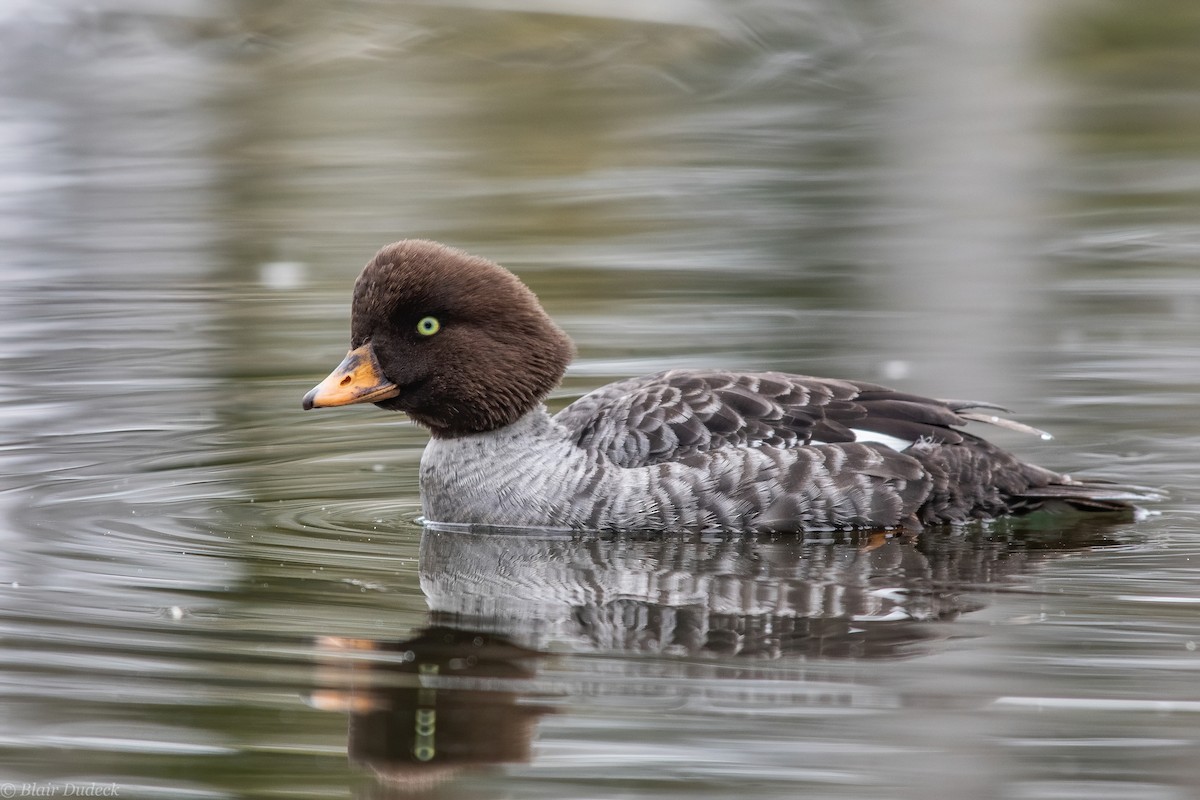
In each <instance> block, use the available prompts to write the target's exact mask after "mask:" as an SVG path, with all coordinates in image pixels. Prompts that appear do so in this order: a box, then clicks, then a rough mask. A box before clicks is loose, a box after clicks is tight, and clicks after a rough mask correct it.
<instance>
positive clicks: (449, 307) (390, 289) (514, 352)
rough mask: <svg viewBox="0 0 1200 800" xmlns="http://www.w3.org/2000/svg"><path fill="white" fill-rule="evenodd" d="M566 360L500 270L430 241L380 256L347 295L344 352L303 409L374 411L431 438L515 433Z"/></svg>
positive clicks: (532, 304) (534, 306)
mask: <svg viewBox="0 0 1200 800" xmlns="http://www.w3.org/2000/svg"><path fill="white" fill-rule="evenodd" d="M573 355H574V348H573V347H572V345H571V340H570V339H569V338H568V337H567V335H566V334H565V333H563V331H562V330H561V329H560V328H559V327H558V326H557V325H555V324H554V321H553V320H551V319H550V317H549V316H548V315H547V314H546V312H545V311H544V310H542V307H541V304H540V303H538V299H537V297H536V296H535V295H534V294H533V292H531V291H529V289H528V288H527V287H526V286H525V285H524V284H523V283H521V281H520V280H518V278H517V276H515V275H513V274H512V273H511V272H509V271H508V270H506V269H504V268H503V267H501V266H500V265H498V264H495V263H493V262H491V261H488V260H487V259H484V258H479V257H478V256H473V255H470V254H468V253H464V252H463V251H461V250H455V249H453V248H450V247H446V246H445V245H442V244H438V243H437V242H430V241H424V240H419V239H410V240H406V241H401V242H396V243H394V244H390V245H388V246H387V247H384V248H383V249H382V250H380V251H379V252H378V253H377V254H376V255H375V258H373V259H372V260H371V262H370V263H369V264H367V266H366V268H365V269H363V271H362V274H361V275H359V276H358V281H357V282H356V283H355V284H354V302H353V306H352V309H351V322H350V353H349V354H348V355H347V356H346V359H345V360H344V361H343V362H342V363H341V365H340V366H339V367H338V368H337V369H335V370H334V371H333V373H332V374H330V376H329V377H328V378H326V379H325V380H324V381H322V382H321V384H320V385H318V386H317V387H316V388H314V389H313V390H312V391H311V392H309V393H308V394H307V395H305V397H304V407H305V408H319V407H323V406H335V405H348V404H350V403H367V402H372V403H375V405H377V406H379V407H380V408H386V409H389V410H393V411H404V412H405V413H407V414H408V415H409V416H410V417H412V418H413V419H414V420H415V421H417V422H419V423H420V424H422V425H424V426H426V427H428V428H429V429H430V431H432V433H433V435H434V436H461V435H463V434H467V433H478V432H482V431H488V430H493V429H495V428H499V427H503V426H505V425H508V424H510V423H512V422H515V421H516V420H517V419H518V418H519V417H521V416H522V415H523V414H525V413H526V412H527V411H529V410H530V409H532V408H534V407H535V406H536V405H537V404H538V403H540V402H541V401H542V399H543V398H545V396H546V395H547V394H549V392H550V390H551V389H553V388H554V387H555V386H556V385H557V384H558V382H559V380H560V379H561V378H562V375H563V372H564V371H565V370H566V367H567V364H568V363H569V362H570V360H571V357H572V356H573Z"/></svg>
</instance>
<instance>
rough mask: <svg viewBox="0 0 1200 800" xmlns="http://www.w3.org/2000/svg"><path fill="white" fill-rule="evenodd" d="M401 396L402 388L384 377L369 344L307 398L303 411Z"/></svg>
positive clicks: (358, 349)
mask: <svg viewBox="0 0 1200 800" xmlns="http://www.w3.org/2000/svg"><path fill="white" fill-rule="evenodd" d="M398 394H400V387H399V386H397V385H396V384H394V383H392V382H391V381H389V380H388V379H387V378H385V377H383V373H382V372H380V370H379V362H378V361H376V360H375V354H374V353H373V352H372V351H371V346H370V345H369V344H364V345H363V346H362V347H357V348H355V349H353V350H351V351H350V352H349V353H347V354H346V357H345V358H344V359H342V363H340V364H338V365H337V369H335V370H334V371H333V372H331V373H329V377H328V378H326V379H325V380H323V381H321V382H320V383H318V384H317V385H316V386H314V387H313V389H312V391H310V392H309V393H308V394H306V395H304V408H305V409H306V410H307V409H310V408H326V407H328V406H348V405H350V404H351V403H377V402H379V401H380V400H386V399H388V398H389V397H395V396H396V395H398Z"/></svg>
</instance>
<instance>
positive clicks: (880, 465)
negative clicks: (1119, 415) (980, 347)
mask: <svg viewBox="0 0 1200 800" xmlns="http://www.w3.org/2000/svg"><path fill="white" fill-rule="evenodd" d="M981 407H982V408H989V409H992V410H994V407H990V406H987V405H986V404H980V403H973V402H967V401H952V400H935V399H933V398H927V397H920V396H917V395H912V394H906V393H903V392H897V391H894V390H891V389H888V388H886V387H883V386H878V385H875V384H871V383H863V382H857V381H842V380H833V379H827V378H815V377H810V376H802V375H789V374H785V373H778V372H762V373H743V372H726V371H720V370H714V371H695V370H673V371H668V372H662V373H658V374H655V375H649V376H645V377H641V378H632V379H629V380H625V381H620V382H618V383H613V384H609V385H607V386H604V387H602V388H600V389H597V390H596V391H594V392H591V393H590V394H587V395H585V396H583V397H581V398H580V399H579V400H577V401H576V402H575V403H573V404H571V405H570V406H568V407H567V408H565V409H563V410H562V411H561V412H560V413H559V414H558V415H557V416H556V417H555V420H556V421H557V422H558V423H560V424H561V425H563V426H564V427H565V428H567V429H568V431H569V432H570V434H571V435H572V436H573V437H574V440H575V442H576V444H577V445H578V446H579V447H581V448H583V449H585V450H588V451H591V452H593V453H595V454H596V455H597V457H599V458H601V459H604V460H606V461H608V462H609V463H611V464H612V465H614V466H616V467H619V468H626V469H637V468H644V467H650V466H653V465H681V466H685V467H687V468H688V472H689V473H690V474H693V475H698V476H702V477H703V476H705V475H706V474H707V475H709V476H712V477H713V478H714V480H713V481H712V485H711V486H708V487H706V491H705V492H702V493H699V496H700V497H701V498H702V499H701V501H700V502H702V503H703V502H706V500H705V499H704V498H705V497H707V498H708V500H707V502H711V503H712V504H713V506H714V509H717V510H720V509H728V508H733V509H740V513H742V514H743V516H745V517H746V519H747V520H748V521H749V522H750V524H751V526H752V527H762V528H774V529H790V528H794V527H803V526H804V525H812V524H819V525H822V526H830V527H842V526H844V525H853V526H855V527H861V526H864V525H866V526H880V527H886V526H894V525H903V524H934V523H940V522H952V521H962V520H967V519H972V518H987V517H996V516H1002V515H1005V514H1014V513H1022V512H1025V511H1030V510H1034V509H1036V508H1039V507H1041V506H1042V505H1044V504H1045V503H1046V502H1047V501H1049V500H1061V501H1066V502H1068V503H1070V504H1072V505H1075V506H1077V507H1080V508H1085V509H1088V510H1105V511H1111V510H1119V509H1123V508H1126V507H1127V502H1126V501H1127V500H1128V499H1130V497H1131V496H1130V495H1129V493H1128V492H1126V491H1123V490H1122V489H1121V487H1112V486H1107V485H1104V484H1096V483H1086V484H1085V483H1079V482H1074V481H1071V480H1070V479H1068V478H1066V477H1064V476H1061V475H1058V474H1056V473H1054V472H1051V471H1050V470H1046V469H1043V468H1041V467H1037V466H1034V465H1031V464H1026V463H1024V462H1022V461H1020V460H1019V459H1017V458H1016V457H1015V456H1013V455H1012V454H1011V453H1008V452H1007V451H1005V450H1003V449H1001V448H999V447H997V446H995V445H993V444H991V443H989V442H988V441H986V440H984V439H982V438H980V437H978V436H975V435H972V434H970V433H967V432H965V431H963V430H960V428H961V427H962V426H964V425H966V424H967V423H968V422H972V421H984V422H992V423H994V424H1001V425H1004V426H1006V427H1011V428H1017V429H1021V430H1025V431H1033V429H1031V428H1028V427H1026V426H1023V425H1020V424H1019V423H1014V422H1012V421H1010V420H1006V419H1002V418H999V417H996V416H994V415H993V414H991V413H987V414H980V413H976V412H973V411H972V410H971V409H976V408H981ZM689 494H691V495H692V496H696V493H694V492H689ZM716 521H717V522H720V520H719V519H718V520H716ZM798 523H801V524H799V525H798Z"/></svg>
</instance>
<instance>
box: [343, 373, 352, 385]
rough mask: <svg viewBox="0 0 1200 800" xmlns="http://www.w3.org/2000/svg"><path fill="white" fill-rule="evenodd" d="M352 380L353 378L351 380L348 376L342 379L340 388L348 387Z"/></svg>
mask: <svg viewBox="0 0 1200 800" xmlns="http://www.w3.org/2000/svg"><path fill="white" fill-rule="evenodd" d="M352 380H354V379H353V378H351V377H350V376H349V375H347V376H346V377H344V378H342V384H341V385H342V386H349V385H350V381H352Z"/></svg>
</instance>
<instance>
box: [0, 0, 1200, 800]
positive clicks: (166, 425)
mask: <svg viewBox="0 0 1200 800" xmlns="http://www.w3.org/2000/svg"><path fill="white" fill-rule="evenodd" d="M1043 6H1044V4H1039V3H1033V2H1008V1H1007V0H1006V1H1005V2H999V1H997V2H991V3H960V2H945V3H941V4H937V5H936V6H928V5H922V4H916V5H914V4H896V3H872V4H855V5H853V6H851V5H848V4H844V3H835V2H816V1H815V0H814V1H813V2H805V3H795V2H787V3H783V2H778V3H775V2H769V0H759V2H751V3H740V4H718V3H707V2H677V3H665V4H645V3H643V4H595V3H591V2H586V1H585V0H580V1H579V2H576V3H567V2H565V0H564V2H562V3H558V2H543V3H535V2H513V3H503V4H501V3H463V4H428V5H420V4H412V5H405V4H383V3H373V2H365V0H364V2H355V3H351V2H344V3H302V4H297V3H287V4H284V3H262V2H258V3H238V2H231V3H227V4H218V3H209V2H201V1H200V0H196V2H174V3H156V4H145V3H137V2H133V0H112V1H110V2H105V3H89V4H83V3H75V2H71V0H57V2H48V3H46V2H43V3H22V2H14V3H9V4H6V5H5V6H4V7H3V8H0V95H2V96H3V101H2V102H0V142H2V143H3V146H2V147H0V270H2V274H3V280H4V291H3V292H2V293H0V363H2V367H3V368H2V370H0V375H2V377H0V397H2V398H3V406H2V407H0V408H2V410H0V419H2V421H3V425H2V427H0V458H2V459H3V460H2V461H0V464H2V466H0V512H2V514H3V517H2V519H3V522H2V523H0V545H2V549H0V553H2V555H0V637H2V642H3V647H2V649H0V707H2V708H3V713H2V714H0V794H2V795H3V796H35V795H36V794H37V793H39V792H40V793H41V796H66V795H67V794H68V792H73V793H74V794H76V795H77V796H78V795H80V794H82V793H83V792H84V791H85V790H86V789H89V787H90V789H91V790H94V792H100V791H107V792H109V794H110V795H112V794H113V793H115V794H116V796H120V797H122V798H133V797H171V798H174V797H216V798H224V797H268V796H271V797H278V796H297V797H347V796H354V797H389V796H414V795H416V796H431V797H442V798H475V797H478V798H484V797H489V798H490V797H522V798H525V797H547V798H563V797H579V798H609V797H611V798H617V797H620V798H630V797H638V798H641V797H646V798H650V797H654V798H661V797H714V798H717V797H720V798H725V797H764V798H774V797H778V798H794V797H798V796H805V797H829V798H868V797H870V798H878V797H921V798H965V797H973V798H991V797H995V798H1014V799H1016V798H1020V799H1021V800H1025V799H1027V798H1029V799H1033V798H1037V799H1038V800H1040V799H1041V798H1152V799H1154V800H1157V799H1158V798H1171V799H1174V798H1190V797H1195V796H1196V795H1197V792H1200V768H1197V766H1196V759H1195V754H1196V752H1197V748H1198V746H1200V692H1198V691H1197V689H1196V686H1197V685H1198V681H1197V678H1198V677H1200V675H1198V672H1200V653H1198V652H1197V648H1198V646H1200V624H1198V622H1197V620H1198V619H1200V616H1198V614H1200V606H1198V605H1197V594H1196V589H1195V587H1196V585H1197V578H1198V577H1200V567H1198V566H1197V565H1198V564H1200V534H1198V533H1197V519H1198V517H1200V513H1198V512H1200V506H1198V502H1197V500H1198V497H1200V482H1198V478H1197V476H1198V475H1200V469H1198V467H1200V462H1198V460H1197V456H1196V453H1197V452H1200V441H1198V437H1197V434H1196V431H1195V425H1194V421H1193V416H1194V407H1195V397H1196V396H1197V388H1198V385H1200V367H1198V366H1197V365H1198V364H1200V351H1198V345H1197V343H1198V342H1200V300H1198V298H1200V273H1198V272H1197V268H1196V257H1197V253H1200V227H1197V224H1196V221H1195V201H1196V189H1195V187H1196V185H1197V183H1196V178H1197V176H1198V175H1200V150H1198V148H1197V142H1198V141H1200V138H1198V133H1200V131H1198V129H1197V125H1196V119H1197V115H1196V110H1197V108H1200V93H1198V92H1197V90H1198V89H1200V86H1198V85H1197V82H1196V78H1195V76H1196V75H1197V74H1200V71H1198V69H1197V68H1198V67H1200V64H1197V63H1196V62H1197V56H1196V53H1197V52H1200V49H1197V48H1196V47H1195V42H1196V41H1197V37H1198V36H1200V18H1198V17H1197V15H1196V13H1195V11H1194V10H1193V9H1192V7H1191V5H1190V4H1188V3H1185V2H1168V1H1167V0H1155V2H1153V3H1150V4H1148V5H1147V4H1138V7H1137V8H1136V9H1135V8H1133V7H1130V8H1129V9H1128V10H1126V9H1125V8H1124V7H1123V6H1121V5H1120V4H1117V5H1112V4H1106V3H1100V2H1096V3H1088V2H1080V3H1076V4H1071V5H1069V6H1066V5H1064V6H1061V7H1059V6H1057V5H1056V8H1054V9H1053V10H1049V11H1047V10H1046V9H1045V8H1044V7H1043ZM555 12H558V13H555ZM401 236H425V237H430V238H436V239H441V240H444V241H447V242H450V243H452V244H455V245H458V246H462V247H466V248H468V249H471V250H474V251H476V252H479V253H481V254H484V255H488V256H490V257H493V258H496V259H498V260H500V261H501V262H502V263H505V264H506V265H508V266H511V267H513V268H514V269H516V270H517V271H518V272H520V273H521V275H522V276H523V277H524V278H525V279H526V280H527V281H528V282H529V284H530V285H531V286H533V287H534V289H535V290H536V291H537V292H538V293H539V295H540V296H541V297H542V299H543V301H544V302H545V304H546V306H547V307H548V309H549V310H550V312H551V313H552V314H553V315H554V316H555V318H556V319H558V320H559V321H560V322H561V323H562V325H563V326H564V327H565V328H566V329H567V330H568V331H569V332H570V333H571V335H572V336H573V337H574V338H575V340H576V342H577V344H578V345H579V352H580V355H579V358H578V359H577V361H576V363H575V365H574V366H573V367H572V370H571V372H570V373H569V374H568V376H567V379H566V381H565V382H564V385H563V386H562V387H561V388H560V389H559V390H558V391H557V392H556V393H555V395H554V397H553V398H552V400H551V403H552V405H554V406H560V405H562V404H564V403H566V402H568V401H569V400H570V399H572V398H573V397H576V396H578V395H579V394H580V393H581V392H583V391H585V390H587V389H588V388H591V387H593V386H595V385H598V384H600V383H602V382H605V381H608V380H613V379H616V378H619V377H624V376H628V375H631V374H638V373H643V372H650V371H653V370H657V369H663V368H666V367H669V366H677V365H685V366H686V365H694V366H714V365H715V366H730V367H734V366H736V367H743V368H772V369H783V370H791V371H798V372H808V373H813V374H822V375H831V376H847V377H860V378H866V379H875V380H880V381H885V382H888V383H891V384H895V385H898V386H900V387H902V388H905V389H910V390H915V391H922V392H930V393H934V394H937V395H941V396H953V397H982V398H987V399H991V400H994V401H996V402H999V403H1001V404H1004V405H1006V406H1010V407H1012V408H1014V409H1015V410H1017V411H1019V412H1020V414H1021V419H1022V420H1023V421H1026V422H1028V423H1030V424H1032V425H1035V426H1037V427H1040V428H1046V429H1048V430H1051V431H1053V432H1054V433H1055V435H1056V437H1057V438H1056V439H1055V440H1054V441H1051V442H1040V441H1037V440H1034V439H1030V438H1026V437H1020V436H1017V435H1015V434H1008V433H1005V432H1000V433H998V434H997V436H996V438H997V439H998V440H1000V441H1002V442H1003V443H1005V444H1006V445H1009V446H1012V447H1014V448H1016V449H1018V450H1019V451H1020V452H1021V453H1022V454H1024V455H1027V456H1028V457H1030V458H1031V459H1033V460H1036V461H1038V462H1039V463H1042V464H1045V465H1047V466H1050V467H1054V468H1058V469H1063V470H1068V471H1071V472H1072V473H1078V474H1082V475H1088V476H1095V477H1106V478H1114V479H1123V480H1128V481H1133V482H1136V483H1140V484H1146V485H1150V486H1156V487H1162V488H1164V489H1166V490H1167V491H1168V492H1169V493H1170V497H1169V499H1168V500H1167V501H1166V502H1164V503H1161V504H1159V506H1158V508H1157V509H1156V510H1157V511H1160V512H1161V514H1159V515H1157V516H1152V517H1151V518H1149V519H1147V520H1144V521H1142V522H1138V523H1134V522H1131V521H1108V522H1103V523H1097V522H1096V521H1094V520H1090V521H1089V520H1082V521H1070V520H1065V519H1049V520H1045V519H1043V520H1041V521H1038V520H1031V521H1025V522H1015V523H997V524H995V525H991V526H985V527H978V528H968V529H963V530H944V531H943V530H933V531H928V532H926V533H924V534H922V535H921V536H919V537H893V538H886V537H882V536H871V535H867V534H862V535H851V534H845V535H838V536H829V537H827V538H817V539H805V540H797V539H795V538H789V537H752V538H748V537H738V536H724V537H694V536H682V535H679V536H668V537H659V538H653V537H640V536H637V535H632V534H631V535H623V536H606V537H570V536H552V535H547V534H540V533H537V532H529V533H526V534H523V535H514V534H511V533H509V534H505V535H499V534H494V535H487V536H484V535H479V534H468V533H464V532H461V531H452V530H432V529H431V530H423V529H422V528H421V527H420V526H419V525H418V524H417V523H416V522H415V519H416V517H417V516H418V514H419V498H418V494H417V484H416V464H417V460H418V458H419V455H420V450H421V447H422V446H423V443H424V434H423V433H422V432H421V431H420V430H418V429H416V428H414V427H413V426H411V425H410V424H408V423H407V422H405V421H403V420H402V419H400V418H399V417H398V416H390V415H387V414H385V413H383V412H380V411H376V410H373V409H357V408H356V409H343V410H333V411H327V412H319V413H318V412H310V413H305V412H302V411H301V410H300V407H299V401H300V397H301V396H302V395H303V393H304V392H305V391H306V390H307V389H308V388H309V387H310V386H312V385H313V384H314V383H315V382H316V381H317V380H319V379H320V378H321V377H323V376H324V375H325V373H326V372H327V371H328V369H329V368H330V367H332V366H333V364H335V363H336V362H337V360H338V359H339V358H340V357H341V355H342V353H343V352H344V350H345V346H346V341H347V336H348V325H347V318H346V315H347V307H348V299H349V288H350V284H351V282H352V280H353V277H354V275H355V274H356V273H357V270H358V269H359V267H360V266H361V265H362V263H364V262H365V261H366V260H367V259H368V258H369V257H370V255H371V254H372V253H373V252H374V250H375V249H376V248H377V247H378V246H379V245H381V244H384V243H386V242H388V241H391V240H393V239H396V238H400V237H401Z"/></svg>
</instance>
